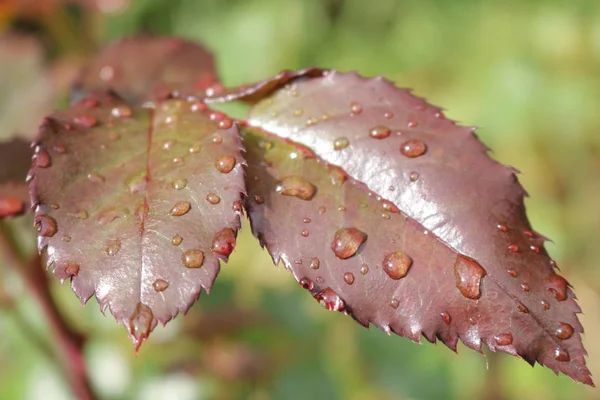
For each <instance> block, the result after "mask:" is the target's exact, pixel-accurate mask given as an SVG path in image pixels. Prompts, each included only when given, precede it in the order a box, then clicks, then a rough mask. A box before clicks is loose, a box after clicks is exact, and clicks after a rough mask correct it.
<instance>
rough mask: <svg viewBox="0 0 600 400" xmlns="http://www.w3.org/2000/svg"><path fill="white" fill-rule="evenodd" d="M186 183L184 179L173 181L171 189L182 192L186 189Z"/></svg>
mask: <svg viewBox="0 0 600 400" xmlns="http://www.w3.org/2000/svg"><path fill="white" fill-rule="evenodd" d="M187 184H188V181H187V179H185V178H180V179H175V180H174V181H173V188H174V189H175V190H182V189H185V188H186V187H187Z"/></svg>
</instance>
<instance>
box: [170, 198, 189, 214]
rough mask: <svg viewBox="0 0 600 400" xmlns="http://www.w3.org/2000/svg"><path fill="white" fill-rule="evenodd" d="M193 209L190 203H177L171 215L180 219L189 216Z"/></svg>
mask: <svg viewBox="0 0 600 400" xmlns="http://www.w3.org/2000/svg"><path fill="white" fill-rule="evenodd" d="M191 208H192V205H191V204H190V202H189V201H178V202H177V203H175V204H174V205H173V207H172V208H171V211H170V213H171V215H172V216H174V217H180V216H182V215H185V214H187V213H188V212H189V211H190V209H191Z"/></svg>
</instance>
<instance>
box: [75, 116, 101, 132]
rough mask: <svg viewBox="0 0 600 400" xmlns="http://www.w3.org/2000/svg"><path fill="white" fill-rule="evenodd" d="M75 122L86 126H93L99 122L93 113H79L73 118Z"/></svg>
mask: <svg viewBox="0 0 600 400" xmlns="http://www.w3.org/2000/svg"><path fill="white" fill-rule="evenodd" d="M73 122H74V123H75V124H77V125H81V126H83V127H84V128H88V129H89V128H93V127H94V126H96V125H97V124H98V120H97V119H96V118H95V117H93V116H91V115H78V116H76V117H75V118H73Z"/></svg>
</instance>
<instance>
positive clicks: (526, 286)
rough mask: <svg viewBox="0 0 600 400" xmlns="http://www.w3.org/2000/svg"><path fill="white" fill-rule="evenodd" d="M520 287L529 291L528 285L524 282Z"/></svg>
mask: <svg viewBox="0 0 600 400" xmlns="http://www.w3.org/2000/svg"><path fill="white" fill-rule="evenodd" d="M521 289H523V291H524V292H529V285H528V284H526V283H522V284H521Z"/></svg>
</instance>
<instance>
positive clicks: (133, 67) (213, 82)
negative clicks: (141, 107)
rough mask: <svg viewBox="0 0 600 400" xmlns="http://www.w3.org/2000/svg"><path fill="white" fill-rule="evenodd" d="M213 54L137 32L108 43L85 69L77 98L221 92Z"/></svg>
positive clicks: (140, 100) (76, 89)
mask: <svg viewBox="0 0 600 400" xmlns="http://www.w3.org/2000/svg"><path fill="white" fill-rule="evenodd" d="M219 88H220V85H218V77H217V73H216V72H215V69H214V63H213V59H212V56H211V54H210V53H209V52H208V51H207V50H206V49H205V48H203V47H201V46H199V45H197V44H193V43H190V42H188V41H185V40H182V39H178V38H171V37H153V36H135V37H131V38H126V39H122V40H120V41H118V42H116V43H114V44H111V45H109V46H107V47H106V48H105V49H104V50H102V51H101V52H100V53H99V54H98V55H97V56H96V57H94V58H93V59H92V60H90V62H89V63H88V64H87V65H86V66H85V67H84V68H83V70H82V72H81V74H80V76H79V78H78V79H77V81H76V83H75V85H74V88H73V94H72V97H73V98H74V99H75V100H80V99H81V98H82V97H85V96H86V95H88V94H91V93H94V92H98V91H113V92H115V93H116V94H118V95H119V96H120V97H121V98H123V99H125V100H126V101H127V102H129V103H133V104H141V103H143V102H144V101H146V100H157V99H164V98H167V97H169V96H171V95H172V94H180V95H197V97H204V96H205V95H206V94H207V93H208V94H211V93H213V91H214V90H218V89H219Z"/></svg>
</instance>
